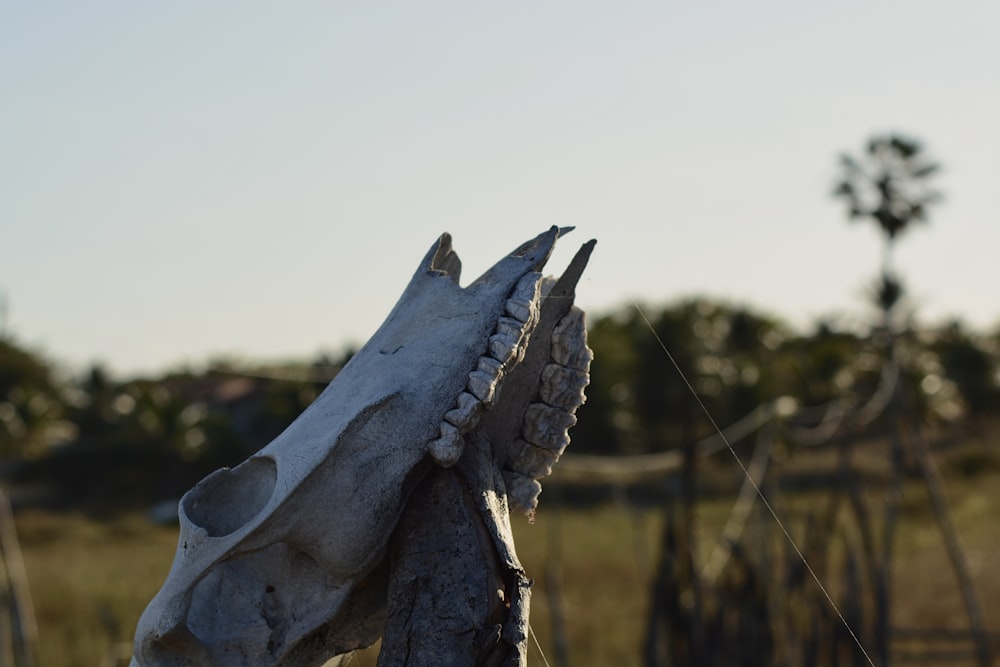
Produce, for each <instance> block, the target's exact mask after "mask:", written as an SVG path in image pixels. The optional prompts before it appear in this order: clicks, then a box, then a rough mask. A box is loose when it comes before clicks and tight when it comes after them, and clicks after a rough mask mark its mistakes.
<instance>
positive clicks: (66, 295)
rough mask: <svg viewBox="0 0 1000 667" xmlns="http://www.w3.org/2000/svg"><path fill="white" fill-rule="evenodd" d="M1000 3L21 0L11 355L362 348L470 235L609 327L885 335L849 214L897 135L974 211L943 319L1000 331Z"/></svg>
mask: <svg viewBox="0 0 1000 667" xmlns="http://www.w3.org/2000/svg"><path fill="white" fill-rule="evenodd" d="M997 26H1000V4H998V3H987V2H978V1H972V0H957V1H949V2H927V1H911V2H880V1H871V0H869V1H865V2H850V1H848V2H844V1H841V2H791V1H784V2H779V1H771V2H753V3H749V2H736V1H730V2H702V3H693V2H683V3H682V2H630V1H627V0H626V1H615V2H600V3H597V2H579V1H574V2H545V3H537V2H531V3H529V2H514V3H510V2H507V3H485V2H467V1H463V2H458V1H456V2H379V3H374V2H372V3H361V2H356V3H343V2H296V3H273V2H248V1H243V2H238V3H237V2H228V3H225V2H214V3H206V2H193V1H183V0H175V1H171V2H152V1H139V2H136V1H129V2H124V1H122V2H103V1H89V2H76V1H73V2H30V3H15V2H10V1H8V0H0V291H2V292H4V293H6V295H7V297H8V299H9V303H10V309H9V315H8V318H7V329H8V331H9V332H10V333H12V334H13V335H15V336H16V338H17V340H19V341H20V342H22V343H27V344H29V345H32V346H35V347H37V348H39V349H41V350H43V351H44V352H46V353H47V354H48V355H49V356H51V357H53V358H55V359H57V360H59V361H61V362H63V363H65V364H68V365H70V366H73V367H81V366H82V365H84V364H86V363H88V362H90V361H94V360H100V361H103V362H105V363H107V364H109V365H110V366H111V367H112V368H113V369H115V370H117V371H119V372H134V371H138V370H153V369H161V368H164V367H167V366H170V365H174V364H177V363H179V362H183V361H190V362H201V361H204V360H206V359H207V358H208V357H209V356H211V355H218V354H237V355H243V356H247V357H263V358H272V359H273V358H287V357H308V356H310V355H312V354H314V353H315V352H317V351H318V350H320V349H334V350H336V349H338V348H339V347H340V346H341V345H342V344H344V343H346V342H348V341H354V342H362V341H363V340H364V339H366V338H367V337H368V335H370V334H371V333H372V332H373V331H374V329H375V328H376V327H377V326H378V324H379V323H380V322H381V320H382V318H383V317H384V316H385V314H386V313H387V312H388V310H389V308H390V307H391V306H392V304H393V303H394V302H395V300H396V298H397V297H398V295H399V293H400V292H401V290H402V289H403V287H404V286H405V284H406V282H407V280H408V279H409V277H410V275H411V274H412V272H413V270H414V269H415V268H416V263H417V261H418V260H419V259H420V258H421V257H422V256H423V253H424V252H425V251H426V249H427V248H428V247H429V246H430V245H431V243H432V242H433V241H434V240H435V238H436V237H437V236H438V235H439V234H440V233H441V232H443V231H449V232H451V233H452V234H453V236H454V239H455V245H456V248H457V249H458V251H459V253H460V255H461V256H462V258H463V261H464V265H465V271H466V278H467V279H472V278H474V277H475V276H476V275H478V274H479V273H481V272H482V271H483V270H484V269H485V268H487V266H488V265H489V264H491V263H492V262H493V261H494V260H496V259H498V258H499V257H500V256H501V255H502V254H504V253H505V252H506V251H508V250H510V249H511V248H512V247H514V246H515V245H517V244H518V243H520V242H521V241H523V240H525V239H526V238H528V237H531V236H533V235H535V234H537V233H538V232H540V231H542V230H544V229H546V228H547V227H549V226H550V225H552V224H557V225H561V226H565V225H575V226H576V227H577V231H576V232H574V234H573V235H571V236H570V237H568V238H567V239H565V241H564V242H562V243H561V251H560V252H559V253H558V254H557V255H556V256H555V257H554V260H553V263H552V264H551V265H550V266H551V267H552V268H553V269H561V268H562V266H563V265H564V264H565V262H566V261H568V258H569V256H571V253H572V251H573V250H575V248H576V247H577V246H578V245H579V244H580V243H582V242H584V241H586V240H587V239H589V238H596V239H598V245H597V249H596V251H595V253H594V256H593V259H592V262H591V267H590V269H589V270H588V272H587V274H586V275H585V277H584V280H583V282H582V284H581V286H580V288H579V301H580V303H581V304H582V305H583V306H584V307H585V308H587V309H589V310H590V311H591V312H594V313H601V312H605V311H606V310H607V309H609V308H611V307H613V306H617V305H619V304H625V303H628V302H629V301H630V300H632V299H640V300H642V301H644V302H655V303H659V302H665V301H668V300H672V299H675V298H678V297H680V296H685V295H692V294H708V295H711V296H716V297H723V298H727V299H730V300H733V301H741V302H745V303H748V304H749V305H751V306H753V307H756V308H759V309H761V310H764V311H770V312H774V313H776V314H778V315H780V316H782V317H784V318H785V319H787V320H790V321H791V322H793V323H795V324H798V325H802V326H805V325H808V324H809V323H811V322H812V321H814V320H815V318H817V317H819V316H821V315H826V314H838V315H841V316H844V317H846V318H848V319H853V320H856V321H861V320H863V319H864V318H865V317H866V316H867V315H868V311H867V307H866V303H865V300H864V296H863V294H864V290H865V289H866V286H867V285H868V283H869V281H870V280H871V278H872V277H873V276H874V274H875V271H876V267H877V263H878V257H879V252H880V243H879V239H878V236H877V234H876V233H875V231H874V230H873V229H869V228H867V227H864V226H849V225H848V224H846V223H845V221H844V217H843V209H842V207H841V206H840V205H839V203H837V202H835V201H833V200H832V199H831V198H830V197H829V191H830V189H831V184H832V183H833V181H834V178H835V175H836V164H835V157H836V155H837V153H838V152H840V151H842V150H845V149H847V150H851V151H855V152H856V151H858V150H859V149H860V148H861V146H862V144H863V142H864V141H865V140H866V139H867V137H868V136H870V135H871V134H872V133H875V132H883V131H886V130H900V131H903V132H906V133H909V134H912V135H915V136H917V137H919V138H922V139H923V140H925V141H926V143H927V145H928V147H929V149H930V150H931V152H932V154H933V155H934V156H935V157H936V158H938V159H939V160H940V161H941V162H943V163H944V165H945V166H946V171H945V172H944V173H943V174H942V175H941V177H940V179H939V185H940V187H941V189H943V190H944V191H945V192H946V194H947V196H948V200H947V202H946V203H945V204H943V205H941V206H940V207H939V208H938V210H937V211H935V212H934V216H933V220H932V223H931V225H929V226H926V227H923V228H920V229H916V230H914V232H913V233H912V234H911V235H910V236H908V237H904V238H903V239H902V241H901V244H900V248H899V254H898V257H897V259H898V262H897V264H898V266H899V267H900V270H901V271H902V272H903V273H904V275H905V277H906V278H907V279H908V282H909V286H910V290H911V296H912V297H913V300H914V304H915V306H916V308H917V312H918V315H919V316H920V318H921V319H922V320H923V321H925V322H933V321H935V320H939V319H941V318H944V317H948V316H961V317H962V318H964V319H965V320H966V321H967V322H969V323H970V324H972V325H975V326H979V327H983V328H986V327H992V326H994V325H996V324H997V323H998V322H1000V297H998V296H997V289H998V287H997V286H998V285H1000V268H998V266H1000V263H998V261H997V259H996V253H997V250H998V249H1000V225H998V224H997V223H998V218H1000V187H998V182H1000V179H998V177H1000V133H998V131H997V126H998V122H997V119H998V118H1000V40H998V39H997V38H996V29H997Z"/></svg>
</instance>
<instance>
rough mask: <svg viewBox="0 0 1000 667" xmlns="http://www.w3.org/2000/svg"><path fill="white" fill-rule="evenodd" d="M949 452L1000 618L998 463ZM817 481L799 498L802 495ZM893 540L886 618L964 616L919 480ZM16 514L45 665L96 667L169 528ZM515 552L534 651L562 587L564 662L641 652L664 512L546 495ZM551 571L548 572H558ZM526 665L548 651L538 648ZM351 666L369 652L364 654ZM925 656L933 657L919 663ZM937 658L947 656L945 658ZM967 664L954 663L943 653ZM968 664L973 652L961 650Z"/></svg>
mask: <svg viewBox="0 0 1000 667" xmlns="http://www.w3.org/2000/svg"><path fill="white" fill-rule="evenodd" d="M962 456H965V457H966V458H968V457H969V456H973V458H974V455H969V454H967V453H966V454H963V453H962V452H957V453H954V454H952V455H951V458H950V459H949V460H947V461H946V462H945V463H944V469H945V470H946V472H948V473H949V475H948V478H947V486H948V496H949V499H950V501H951V504H952V510H953V515H954V520H955V523H956V526H957V528H958V531H959V534H960V536H961V539H962V542H963V545H964V547H965V549H966V556H967V558H968V561H969V563H970V565H971V568H972V571H973V577H974V579H975V581H976V585H977V588H978V591H979V594H980V598H981V600H982V602H983V605H984V607H985V617H986V619H987V621H988V622H989V623H991V624H992V626H991V630H993V631H994V632H996V631H1000V621H998V620H997V619H1000V571H998V570H997V568H995V567H992V566H991V565H992V563H993V559H992V558H991V556H993V555H994V554H995V551H996V548H997V545H1000V521H997V519H996V516H997V509H998V508H1000V470H997V467H996V466H994V465H992V464H991V463H990V460H987V462H986V463H985V464H975V465H966V464H967V463H968V462H967V461H965V460H964V459H962V458H961V457H962ZM815 496H816V494H815V493H813V494H802V495H801V496H800V497H798V498H796V499H793V500H794V501H795V502H796V504H799V503H805V502H807V501H808V500H809V499H810V498H814V497H815ZM731 503H732V498H726V497H722V498H718V499H713V500H709V501H704V502H702V503H701V504H700V505H699V508H698V516H699V546H698V554H699V558H700V559H701V560H702V561H703V560H704V559H705V558H707V556H708V553H709V552H710V550H711V548H712V547H713V545H714V542H715V539H716V537H717V535H718V533H719V531H720V530H721V527H722V525H723V524H724V522H725V519H726V517H727V515H728V512H729V509H730V506H731ZM904 508H905V511H904V515H903V518H902V522H901V525H900V532H899V538H898V541H897V551H896V553H897V561H896V573H895V591H896V596H897V597H896V602H895V605H894V609H895V619H894V625H896V626H906V627H950V628H959V629H960V628H963V627H965V624H966V617H965V614H964V608H963V606H962V603H961V598H960V596H959V594H958V591H957V589H956V587H955V583H954V581H955V580H954V575H953V573H952V571H951V569H950V565H949V562H948V559H947V554H946V552H945V550H944V548H943V546H942V542H941V539H940V534H939V533H938V532H937V528H936V524H935V523H934V521H933V515H932V514H931V513H930V510H929V509H928V507H927V504H926V501H925V496H924V495H923V492H922V487H921V486H920V485H918V484H916V483H910V484H909V485H908V486H907V488H906V493H905V502H904ZM16 522H17V527H18V531H19V536H20V540H21V546H22V549H23V552H24V560H25V564H26V567H27V570H28V577H29V581H30V586H31V591H32V595H33V598H34V606H35V612H36V615H37V618H38V626H39V635H40V638H41V641H40V646H39V653H40V655H39V664H40V665H42V667H49V666H59V667H76V666H79V667H98V666H100V665H102V664H114V663H109V662H106V660H107V659H108V656H110V655H111V654H112V653H113V652H114V651H115V650H116V645H117V644H118V643H120V642H123V641H130V638H131V635H132V632H133V629H134V625H135V622H136V620H137V619H138V616H139V613H140V612H141V611H142V609H143V607H144V606H145V604H146V603H147V602H148V601H149V599H150V598H151V597H152V595H153V594H154V593H155V591H156V590H157V589H158V588H159V586H160V584H161V583H162V581H163V578H164V576H165V575H166V573H167V570H168V569H169V567H170V562H171V560H172V558H173V553H174V549H175V547H176V529H175V528H170V527H161V526H154V525H151V524H150V523H149V522H147V521H146V520H145V519H144V518H143V517H141V516H136V515H133V516H125V517H119V518H117V519H114V520H110V521H96V520H94V519H91V518H88V517H85V516H82V515H74V514H51V513H46V512H43V511H39V510H24V511H20V512H18V513H17V515H16ZM514 523H515V526H514V527H515V533H516V538H517V545H518V551H519V555H520V557H521V560H522V561H523V563H524V565H525V567H526V569H527V570H528V573H529V575H530V576H532V577H534V578H535V580H536V584H535V587H534V592H533V597H532V605H531V607H532V616H531V618H532V627H533V629H534V632H535V633H536V635H537V637H538V639H539V642H540V644H541V646H542V650H544V651H545V653H546V654H547V655H548V656H549V661H550V663H551V662H552V657H553V655H554V651H555V649H554V647H553V645H552V641H551V637H552V633H551V611H552V606H551V602H552V598H550V597H549V596H550V594H552V593H553V592H554V586H553V582H554V581H558V582H561V585H560V586H559V587H558V589H559V590H558V592H559V594H560V595H559V601H560V602H561V604H562V606H563V610H564V614H565V619H566V630H567V633H568V635H569V636H568V639H569V646H570V664H587V665H635V664H640V658H639V656H640V649H641V646H642V639H643V634H644V631H645V617H646V611H647V604H648V599H647V590H648V582H649V579H650V576H651V572H652V567H653V564H654V563H655V560H656V557H657V552H658V547H657V545H658V541H659V531H660V528H661V525H662V514H661V513H660V512H659V511H655V510H636V509H634V508H630V507H628V506H625V505H610V506H604V507H601V508H597V509H588V510H582V509H556V508H553V507H548V506H546V505H545V503H544V495H543V503H542V507H541V509H540V512H539V514H538V517H537V520H536V522H535V523H534V524H533V525H529V524H528V523H527V522H526V521H524V520H522V519H519V518H516V519H515V521H514ZM553 577H556V578H555V579H553ZM530 663H531V664H543V663H542V661H541V659H540V658H539V656H538V653H537V651H536V650H535V649H534V648H533V649H532V652H531V654H530ZM351 664H352V665H357V666H358V667H361V666H362V665H374V659H373V657H372V656H371V655H370V654H369V655H358V656H356V657H355V658H354V659H353V660H352V662H351ZM925 664H927V663H925ZM939 664H944V663H939ZM948 664H961V663H948ZM967 664H971V663H967Z"/></svg>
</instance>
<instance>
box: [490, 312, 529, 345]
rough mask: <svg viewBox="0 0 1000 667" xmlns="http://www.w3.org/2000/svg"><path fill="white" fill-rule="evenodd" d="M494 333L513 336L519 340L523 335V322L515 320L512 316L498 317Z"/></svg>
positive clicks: (508, 336)
mask: <svg viewBox="0 0 1000 667" xmlns="http://www.w3.org/2000/svg"><path fill="white" fill-rule="evenodd" d="M495 333H496V335H498V336H505V337H507V338H513V339H514V340H517V341H518V342H520V340H521V338H523V337H524V322H521V321H520V320H515V319H514V318H512V317H500V319H498V320H497V327H496V329H495Z"/></svg>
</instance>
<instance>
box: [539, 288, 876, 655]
mask: <svg viewBox="0 0 1000 667" xmlns="http://www.w3.org/2000/svg"><path fill="white" fill-rule="evenodd" d="M632 305H633V306H635V309H636V311H638V313H639V316H640V317H641V318H642V320H643V322H645V323H646V326H647V327H649V331H650V332H651V333H652V334H653V338H655V339H656V342H657V343H659V345H660V348H661V349H662V350H663V353H664V354H666V355H667V359H669V360H670V363H671V364H673V367H674V368H675V369H676V370H677V374H678V375H680V378H681V380H683V381H684V384H685V386H687V388H688V391H690V392H691V395H692V396H694V400H695V401H697V402H698V406H699V407H700V408H701V411H702V412H703V413H705V416H706V417H708V421H709V422H710V423H711V424H712V428H714V429H715V430H716V431H717V432H718V434H719V436H720V437H721V438H722V441H723V442H724V443H726V447H727V448H729V453H730V454H732V455H733V458H734V459H735V460H736V463H737V464H738V465H739V466H740V470H742V471H743V474H744V476H746V478H747V479H748V480H750V483H751V484H752V485H753V488H754V491H756V492H757V496H758V497H759V498H760V499H761V501H762V502H763V503H764V507H766V508H767V511H768V512H770V514H771V516H772V517H773V518H774V520H775V522H776V523H777V524H778V527H779V528H781V532H782V533H784V535H785V539H786V540H788V543H789V544H790V545H792V549H794V550H795V554H796V555H797V556H798V557H799V560H801V561H802V564H803V565H804V566H805V568H806V570H807V571H808V572H809V575H810V576H811V577H812V579H813V581H815V582H816V586H818V587H819V590H820V592H822V593H823V597H825V598H826V601H827V602H828V603H829V604H830V607H831V608H832V609H833V611H834V613H836V614H837V618H839V619H840V622H841V623H842V624H843V625H844V627H845V628H846V629H847V632H848V634H850V635H851V639H853V640H854V644H855V645H856V646H857V647H858V650H860V651H861V653H862V655H864V656H865V660H867V661H868V664H869V665H871V667H876V665H875V661H874V660H872V658H871V656H870V655H868V651H867V650H866V649H865V646H864V644H862V643H861V639H860V638H858V635H857V634H855V632H854V628H852V627H851V625H850V623H848V622H847V619H846V618H844V615H843V614H842V613H841V612H840V608H839V607H838V606H837V603H836V602H834V601H833V598H832V597H831V596H830V594H829V593H828V592H827V590H826V586H824V585H823V582H822V581H820V579H819V576H818V575H817V574H816V572H815V570H813V568H812V565H810V564H809V561H808V560H806V557H805V555H803V553H802V552H801V551H800V550H799V546H798V545H797V544H795V540H793V539H792V535H791V533H789V532H788V529H787V528H785V524H784V523H783V522H782V521H781V519H780V518H779V517H778V513H777V512H775V511H774V508H773V507H771V503H769V502H768V500H767V498H766V497H765V496H764V492H763V491H761V490H760V486H758V485H757V482H755V481H754V479H753V477H751V476H750V471H749V470H747V467H746V466H745V465H743V461H742V460H741V459H740V456H739V454H737V453H736V450H735V449H733V446H732V445H731V444H729V440H728V439H727V438H726V436H725V435H724V434H723V433H722V429H721V428H719V425H718V424H717V423H716V422H715V418H714V417H712V413H710V412H709V411H708V408H707V407H706V406H705V403H704V401H702V400H701V396H699V395H698V392H696V391H695V390H694V387H693V386H692V385H691V383H690V382H689V381H688V379H687V376H686V375H685V374H684V371H682V370H681V367H680V364H678V363H677V361H676V360H675V359H674V355H672V354H670V350H668V349H667V346H666V345H665V344H664V343H663V341H662V340H661V339H660V335H659V334H658V333H656V329H654V328H653V325H652V323H651V322H650V321H649V318H647V317H646V313H644V312H643V311H642V308H640V307H639V304H638V303H635V302H634V301H633V302H632ZM536 641H537V640H536Z"/></svg>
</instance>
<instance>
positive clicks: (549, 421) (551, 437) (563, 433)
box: [521, 403, 576, 454]
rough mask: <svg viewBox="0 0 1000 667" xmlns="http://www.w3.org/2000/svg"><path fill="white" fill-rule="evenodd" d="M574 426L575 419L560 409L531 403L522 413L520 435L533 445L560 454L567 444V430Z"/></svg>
mask: <svg viewBox="0 0 1000 667" xmlns="http://www.w3.org/2000/svg"><path fill="white" fill-rule="evenodd" d="M574 424H576V417H575V416H574V415H572V414H571V413H569V412H566V411H565V410H562V409H561V408H554V407H552V406H551V405H545V404H544V403H532V404H531V405H529V406H528V408H527V410H525V411H524V420H523V421H522V422H521V433H522V434H523V435H524V439H525V440H527V441H528V442H530V443H531V444H533V445H535V446H536V447H543V448H545V449H550V450H552V451H554V452H556V453H557V454H562V453H563V450H565V449H566V445H568V444H569V433H568V431H569V429H570V428H571V427H572V426H573V425H574Z"/></svg>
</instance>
